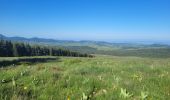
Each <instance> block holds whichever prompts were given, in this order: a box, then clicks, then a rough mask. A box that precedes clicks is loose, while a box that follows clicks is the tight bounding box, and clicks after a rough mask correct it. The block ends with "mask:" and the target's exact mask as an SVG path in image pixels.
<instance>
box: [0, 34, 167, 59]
mask: <svg viewBox="0 0 170 100" xmlns="http://www.w3.org/2000/svg"><path fill="white" fill-rule="evenodd" d="M0 39H4V40H11V41H19V42H26V43H30V44H41V45H48V46H49V45H51V46H56V47H60V48H65V49H69V50H72V51H78V52H82V53H90V54H105V55H113V56H141V57H170V45H167V44H139V43H128V42H127V43H109V42H104V41H70V40H55V39H44V38H37V37H34V38H25V37H7V36H4V35H2V34H0Z"/></svg>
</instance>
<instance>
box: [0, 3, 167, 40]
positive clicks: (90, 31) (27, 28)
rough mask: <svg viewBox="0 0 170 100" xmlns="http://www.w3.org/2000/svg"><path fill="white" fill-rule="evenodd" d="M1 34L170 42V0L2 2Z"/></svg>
mask: <svg viewBox="0 0 170 100" xmlns="http://www.w3.org/2000/svg"><path fill="white" fill-rule="evenodd" d="M0 34H4V35H7V36H23V37H43V38H53V39H64V40H67V39H68V40H104V41H115V40H125V41H126V40H132V41H133V40H134V41H135V40H154V41H157V40H170V0H0Z"/></svg>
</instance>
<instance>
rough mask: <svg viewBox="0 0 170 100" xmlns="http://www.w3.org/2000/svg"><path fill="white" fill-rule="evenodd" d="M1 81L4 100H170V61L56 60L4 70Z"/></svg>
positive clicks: (103, 58)
mask: <svg viewBox="0 0 170 100" xmlns="http://www.w3.org/2000/svg"><path fill="white" fill-rule="evenodd" d="M42 58H43V57H42ZM0 59H1V61H2V60H8V59H10V60H12V59H13V58H8V59H5V58H3V57H1V58H0ZM15 59H17V58H15ZM0 80H1V82H0V99H1V100H168V99H169V98H170V85H169V84H170V58H141V57H116V56H102V55H96V57H94V58H83V57H56V59H55V60H49V61H46V62H36V63H28V62H20V63H19V64H12V65H8V66H1V69H0Z"/></svg>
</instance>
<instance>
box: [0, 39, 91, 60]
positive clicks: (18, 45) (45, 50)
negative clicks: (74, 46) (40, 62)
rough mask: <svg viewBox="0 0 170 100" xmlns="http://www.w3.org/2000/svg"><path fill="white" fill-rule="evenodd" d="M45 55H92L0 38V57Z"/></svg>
mask: <svg viewBox="0 0 170 100" xmlns="http://www.w3.org/2000/svg"><path fill="white" fill-rule="evenodd" d="M47 55H50V56H72V57H93V56H92V55H88V54H82V53H78V52H73V51H70V50H66V49H60V48H55V47H47V46H40V45H30V44H26V43H22V42H11V41H8V40H0V56H1V57H21V56H47Z"/></svg>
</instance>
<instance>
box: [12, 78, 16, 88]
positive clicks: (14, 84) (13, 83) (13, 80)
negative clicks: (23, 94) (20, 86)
mask: <svg viewBox="0 0 170 100" xmlns="http://www.w3.org/2000/svg"><path fill="white" fill-rule="evenodd" d="M12 85H13V86H16V83H15V79H14V77H13V78H12Z"/></svg>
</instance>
